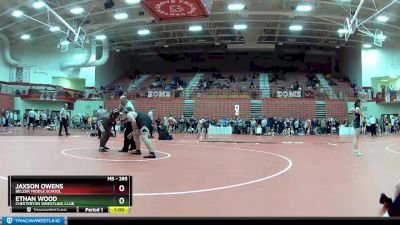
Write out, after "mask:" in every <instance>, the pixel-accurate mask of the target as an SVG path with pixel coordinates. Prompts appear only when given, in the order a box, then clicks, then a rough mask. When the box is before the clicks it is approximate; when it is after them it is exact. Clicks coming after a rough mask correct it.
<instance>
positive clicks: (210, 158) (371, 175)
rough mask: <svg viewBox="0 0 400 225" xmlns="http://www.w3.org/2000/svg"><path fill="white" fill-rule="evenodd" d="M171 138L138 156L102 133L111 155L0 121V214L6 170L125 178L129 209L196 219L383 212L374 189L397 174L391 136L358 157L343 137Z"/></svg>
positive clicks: (88, 142)
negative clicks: (152, 154) (152, 155)
mask: <svg viewBox="0 0 400 225" xmlns="http://www.w3.org/2000/svg"><path fill="white" fill-rule="evenodd" d="M174 138H175V140H173V141H158V140H156V139H153V140H154V141H155V146H156V149H157V150H158V152H157V155H158V159H157V160H144V159H143V158H142V157H139V156H134V155H130V154H123V153H117V151H118V150H119V149H120V147H121V146H122V135H121V134H119V135H118V137H117V138H111V139H110V142H109V143H108V146H109V147H111V148H112V149H113V150H112V152H109V153H99V152H98V151H97V147H98V141H97V139H96V138H95V137H88V136H86V134H85V133H84V132H80V131H73V132H72V135H71V136H69V137H65V136H63V137H59V136H57V132H54V131H53V132H51V131H43V130H40V129H37V130H35V131H34V132H33V131H29V132H28V131H27V130H26V128H9V129H6V128H0V146H1V148H0V149H1V150H0V151H1V162H0V176H1V177H0V193H1V194H0V202H1V204H0V213H1V214H2V215H6V214H10V213H9V209H8V207H7V181H6V179H7V178H6V177H7V176H8V175H125V174H126V175H132V176H133V179H134V182H133V184H134V206H133V210H132V212H131V216H204V217H206V216H278V217H279V216H346V217H347V216H356V217H358V216H381V215H382V214H383V213H384V212H383V211H382V207H381V206H380V205H379V203H378V196H379V194H380V193H381V192H386V193H389V194H390V195H392V194H393V188H394V185H395V184H396V182H397V181H398V180H400V176H399V174H400V173H399V171H400V163H399V162H400V141H399V137H398V136H395V135H393V136H387V137H378V138H374V139H371V138H369V137H362V138H361V148H360V149H361V150H362V151H363V152H364V153H365V156H364V157H360V158H356V157H354V156H353V155H352V144H351V140H352V139H351V137H339V136H310V137H308V136H307V137H267V136H262V137H258V136H239V135H232V136H219V137H217V136H214V137H213V139H212V140H209V141H214V142H199V141H198V140H196V139H195V136H194V135H175V136H174ZM215 141H218V142H215ZM226 142H229V143H226ZM79 216H82V214H79ZM89 216H93V214H90V215H89ZM103 216H106V215H103Z"/></svg>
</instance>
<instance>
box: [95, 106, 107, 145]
mask: <svg viewBox="0 0 400 225" xmlns="http://www.w3.org/2000/svg"><path fill="white" fill-rule="evenodd" d="M106 114H107V111H106V110H105V109H103V106H99V110H97V113H96V117H97V123H99V122H100V123H102V122H103V121H102V120H103V118H104V116H105V115H106ZM101 133H102V132H101V131H100V128H99V127H98V126H97V136H98V137H97V138H98V139H100V138H101Z"/></svg>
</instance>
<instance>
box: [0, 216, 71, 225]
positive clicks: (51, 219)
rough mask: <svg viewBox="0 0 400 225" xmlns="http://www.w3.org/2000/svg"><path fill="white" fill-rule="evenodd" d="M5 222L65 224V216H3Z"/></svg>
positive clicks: (24, 224)
mask: <svg viewBox="0 0 400 225" xmlns="http://www.w3.org/2000/svg"><path fill="white" fill-rule="evenodd" d="M2 222H3V224H10V225H11V224H13V225H19V224H23V225H34V224H52V225H64V217H3V220H2Z"/></svg>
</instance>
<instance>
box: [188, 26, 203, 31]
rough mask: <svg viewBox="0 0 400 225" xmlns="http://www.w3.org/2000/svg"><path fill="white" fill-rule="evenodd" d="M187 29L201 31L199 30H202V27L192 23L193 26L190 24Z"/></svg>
mask: <svg viewBox="0 0 400 225" xmlns="http://www.w3.org/2000/svg"><path fill="white" fill-rule="evenodd" d="M189 30H190V31H201V30H203V27H202V26H199V25H194V26H190V27H189Z"/></svg>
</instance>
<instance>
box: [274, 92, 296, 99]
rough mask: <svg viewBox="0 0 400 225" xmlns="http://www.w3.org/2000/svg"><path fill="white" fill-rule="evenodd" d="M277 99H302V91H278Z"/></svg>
mask: <svg viewBox="0 0 400 225" xmlns="http://www.w3.org/2000/svg"><path fill="white" fill-rule="evenodd" d="M276 97H277V98H301V91H277V92H276Z"/></svg>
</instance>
